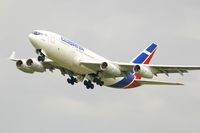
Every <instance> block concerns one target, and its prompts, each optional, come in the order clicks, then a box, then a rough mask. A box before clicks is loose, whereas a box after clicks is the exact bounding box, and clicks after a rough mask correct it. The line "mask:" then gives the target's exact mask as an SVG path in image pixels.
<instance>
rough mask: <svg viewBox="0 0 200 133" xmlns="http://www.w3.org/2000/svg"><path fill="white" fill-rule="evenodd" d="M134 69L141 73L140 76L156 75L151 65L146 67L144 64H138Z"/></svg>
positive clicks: (149, 76)
mask: <svg viewBox="0 0 200 133" xmlns="http://www.w3.org/2000/svg"><path fill="white" fill-rule="evenodd" d="M134 71H135V73H137V74H139V75H140V76H142V77H144V78H149V79H152V78H153V75H154V74H153V73H152V71H151V69H150V68H149V67H145V66H142V65H136V66H135V67H134Z"/></svg>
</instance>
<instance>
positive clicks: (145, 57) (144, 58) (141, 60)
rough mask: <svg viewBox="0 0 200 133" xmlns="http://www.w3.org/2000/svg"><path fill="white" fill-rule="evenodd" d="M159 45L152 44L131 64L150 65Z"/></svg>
mask: <svg viewBox="0 0 200 133" xmlns="http://www.w3.org/2000/svg"><path fill="white" fill-rule="evenodd" d="M157 47H158V45H156V44H155V43H152V44H151V45H149V46H148V47H147V48H146V49H144V50H143V51H142V52H141V53H140V54H139V55H138V56H136V58H134V59H133V60H132V61H131V63H135V64H149V63H150V61H151V59H152V57H153V55H154V53H155V52H156V50H157Z"/></svg>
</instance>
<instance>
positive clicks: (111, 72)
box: [100, 62, 121, 77]
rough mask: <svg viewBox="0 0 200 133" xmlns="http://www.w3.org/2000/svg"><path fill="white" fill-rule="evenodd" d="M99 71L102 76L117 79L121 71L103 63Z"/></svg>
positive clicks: (112, 65) (114, 66) (116, 67)
mask: <svg viewBox="0 0 200 133" xmlns="http://www.w3.org/2000/svg"><path fill="white" fill-rule="evenodd" d="M100 69H101V70H102V71H103V72H104V74H103V75H104V76H114V77H119V76H120V75H121V70H120V69H119V67H118V66H116V65H114V64H111V63H108V62H103V63H102V64H101V65H100Z"/></svg>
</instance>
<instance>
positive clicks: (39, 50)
mask: <svg viewBox="0 0 200 133" xmlns="http://www.w3.org/2000/svg"><path fill="white" fill-rule="evenodd" d="M36 53H37V54H39V56H38V58H37V60H38V61H40V62H44V60H45V55H44V54H43V53H42V50H41V49H36Z"/></svg>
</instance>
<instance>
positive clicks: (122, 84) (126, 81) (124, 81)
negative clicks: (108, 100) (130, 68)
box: [110, 73, 134, 88]
mask: <svg viewBox="0 0 200 133" xmlns="http://www.w3.org/2000/svg"><path fill="white" fill-rule="evenodd" d="M133 80H134V74H133V73H131V74H130V75H129V76H128V77H125V78H123V79H122V80H120V81H119V82H117V83H115V84H113V85H111V86H110V87H114V88H123V87H125V86H127V85H129V84H130V83H131V82H132V81H133Z"/></svg>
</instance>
